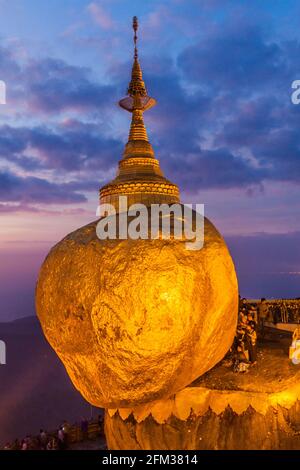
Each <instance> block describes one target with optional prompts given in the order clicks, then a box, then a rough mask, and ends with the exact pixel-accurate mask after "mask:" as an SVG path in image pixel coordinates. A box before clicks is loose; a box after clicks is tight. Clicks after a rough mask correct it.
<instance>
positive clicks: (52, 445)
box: [3, 415, 104, 450]
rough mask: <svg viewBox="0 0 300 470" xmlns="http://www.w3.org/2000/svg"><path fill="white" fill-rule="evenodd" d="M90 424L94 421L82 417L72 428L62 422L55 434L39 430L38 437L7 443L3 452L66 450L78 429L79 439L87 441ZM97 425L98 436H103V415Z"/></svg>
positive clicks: (99, 417)
mask: <svg viewBox="0 0 300 470" xmlns="http://www.w3.org/2000/svg"><path fill="white" fill-rule="evenodd" d="M91 423H95V421H94V420H91V421H89V420H88V419H87V418H84V417H83V418H82V419H81V422H80V423H76V424H75V425H73V426H70V424H69V423H68V422H67V421H64V422H63V423H62V424H61V425H60V426H59V427H58V429H57V431H55V432H51V433H47V432H46V431H45V430H44V429H40V433H39V435H38V436H26V437H25V438H24V439H22V440H19V439H16V440H15V441H14V442H13V443H7V444H6V445H5V446H4V448H3V450H66V449H68V448H69V446H70V444H71V439H70V437H71V433H72V430H74V429H77V430H78V429H79V430H80V433H79V435H80V439H81V440H82V441H84V440H86V439H88V430H89V425H90V424H91ZM97 424H98V428H99V429H98V432H99V436H103V435H104V419H103V415H99V416H98V419H97Z"/></svg>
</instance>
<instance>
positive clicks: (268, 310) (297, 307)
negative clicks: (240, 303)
mask: <svg viewBox="0 0 300 470" xmlns="http://www.w3.org/2000/svg"><path fill="white" fill-rule="evenodd" d="M262 303H263V304H264V308H265V320H266V321H269V322H271V323H274V324H275V325H276V324H277V323H299V322H300V299H298V300H296V299H295V300H274V301H272V300H267V301H266V300H265V299H262ZM258 305H260V304H258Z"/></svg>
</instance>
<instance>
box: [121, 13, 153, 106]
mask: <svg viewBox="0 0 300 470" xmlns="http://www.w3.org/2000/svg"><path fill="white" fill-rule="evenodd" d="M132 27H133V31H134V37H133V40H134V61H133V66H132V71H131V81H130V83H129V86H128V90H127V94H128V96H127V97H126V98H123V99H122V100H121V101H119V105H120V106H121V108H123V109H126V110H127V111H129V112H130V113H132V112H133V111H134V110H135V109H139V110H140V111H146V110H147V109H150V108H152V106H154V105H155V104H156V101H155V99H154V98H150V96H148V94H147V90H146V86H145V82H144V80H143V74H142V69H141V66H140V63H139V59H138V49H137V39H138V37H137V30H138V27H139V24H138V19H137V17H136V16H134V17H133V20H132Z"/></svg>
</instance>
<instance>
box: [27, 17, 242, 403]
mask: <svg viewBox="0 0 300 470" xmlns="http://www.w3.org/2000/svg"><path fill="white" fill-rule="evenodd" d="M133 27H134V42H135V52H134V63H133V68H132V77H131V82H130V85H129V88H128V96H127V97H126V98H124V99H122V100H121V101H120V106H121V107H122V108H124V109H126V110H127V111H129V112H130V113H132V122H131V128H130V133H129V139H128V143H127V144H126V147H125V151H124V155H123V158H122V160H121V161H120V163H119V172H118V175H117V177H116V178H115V179H114V180H113V181H112V182H110V183H109V184H107V185H106V186H104V187H103V188H102V189H101V190H100V202H101V204H107V203H109V204H111V205H113V206H114V207H115V208H116V210H117V212H118V211H119V196H127V197H128V205H131V204H132V203H144V204H146V205H148V206H149V205H151V204H153V203H165V204H173V203H178V202H179V191H178V188H177V186H176V185H175V184H173V183H171V182H170V181H168V180H167V179H166V178H165V177H164V176H163V174H162V171H161V169H160V166H159V162H158V160H157V159H156V158H155V156H154V152H153V148H152V146H151V144H150V143H149V141H148V137H147V133H146V129H145V125H144V121H143V112H144V111H146V110H147V109H149V108H151V107H152V106H153V105H154V104H155V100H154V99H153V98H150V97H149V96H148V95H147V92H146V87H145V84H144V81H143V78H142V71H141V67H140V64H139V60H138V53H137V47H136V40H137V37H136V32H137V20H136V18H134V23H133ZM97 224H98V220H97V221H95V222H92V223H91V224H89V225H87V226H85V227H82V228H79V229H78V230H76V231H74V232H73V233H71V234H69V235H67V236H66V237H65V238H64V239H63V240H62V241H61V242H59V243H58V244H57V245H56V246H54V247H53V248H52V249H51V251H50V253H49V254H48V256H47V258H46V260H45V261H44V263H43V266H42V268H41V271H40V275H39V279H38V284H37V289H36V308H37V313H38V316H39V319H40V322H41V325H42V328H43V331H44V333H45V336H46V338H47V339H48V341H49V343H50V344H51V346H52V347H53V348H54V349H55V351H56V352H57V354H58V356H59V357H60V358H61V360H62V362H63V363H64V365H65V367H66V370H67V372H68V374H69V376H70V378H71V380H72V382H73V384H74V385H75V387H76V388H77V389H78V390H79V391H80V392H81V394H82V395H83V396H84V397H85V398H86V400H87V401H89V402H90V403H91V404H93V405H96V406H99V407H104V408H115V407H123V408H126V407H136V406H138V405H141V404H145V403H148V402H152V401H153V400H159V399H166V398H168V397H170V396H171V395H172V394H174V393H177V392H178V391H180V390H182V389H183V388H184V387H186V386H187V385H189V384H190V383H191V382H192V381H193V380H195V379H196V378H197V377H199V376H200V375H202V374H204V373H205V372H206V371H208V370H209V369H211V368H212V367H213V366H214V365H215V364H216V363H217V362H219V361H220V360H221V359H222V358H223V357H224V355H225V354H226V352H227V351H228V349H229V348H230V346H231V344H232V341H233V338H234V334H235V329H236V321H237V308H238V287H237V279H236V274H235V269H234V265H233V262H232V259H231V256H230V254H229V251H228V249H227V247H226V244H225V242H224V240H223V238H222V237H221V235H220V234H219V233H218V231H217V230H216V229H215V227H214V226H213V224H212V223H211V222H210V221H209V220H208V219H205V227H204V237H205V240H204V246H203V248H202V249H201V250H198V251H189V250H187V249H186V246H185V240H178V239H174V238H173V239H168V240H166V239H152V240H144V239H138V240H133V239H130V238H129V239H117V240H109V239H107V240H100V239H99V238H98V237H97V234H96V227H97Z"/></svg>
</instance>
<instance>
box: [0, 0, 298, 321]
mask: <svg viewBox="0 0 300 470" xmlns="http://www.w3.org/2000/svg"><path fill="white" fill-rule="evenodd" d="M133 15H137V16H138V17H139V20H140V31H139V36H140V46H139V47H140V60H141V64H142V67H143V70H144V78H145V81H146V84H147V87H148V91H149V93H150V95H151V96H154V97H155V98H156V99H157V101H158V106H157V107H156V108H154V109H153V110H151V111H149V112H148V113H147V114H146V115H145V121H146V125H147V128H148V134H149V137H150V140H151V142H152V144H153V146H154V149H155V150H156V155H157V157H158V158H159V159H160V161H161V165H162V168H163V169H164V171H165V174H166V175H167V176H168V178H170V179H171V180H172V181H174V182H176V183H177V184H178V185H179V186H180V189H181V192H182V199H183V201H184V202H190V203H191V202H193V203H196V202H198V203H204V204H205V210H206V215H207V216H208V217H209V218H210V219H211V220H212V221H213V222H214V223H215V225H216V226H217V227H218V228H219V230H220V231H221V232H222V234H223V235H224V236H225V238H226V240H227V241H228V244H229V246H230V249H231V251H232V254H233V256H234V260H235V263H236V266H237V271H238V275H239V280H240V288H241V293H242V295H246V296H250V297H259V296H263V295H265V296H268V297H285V296H287V297H288V296H300V282H299V281H300V248H299V246H300V217H299V213H300V187H299V183H300V131H299V122H300V120H299V118H300V105H299V106H296V105H293V104H292V103H291V93H292V89H291V83H292V82H293V80H296V79H300V31H299V24H298V21H299V17H300V4H299V2H298V1H296V0H295V1H291V0H287V1H285V2H283V1H276V0H272V1H271V0H270V1H268V0H266V1H264V2H261V1H258V0H253V1H251V2H249V1H243V0H239V1H237V0H236V1H233V0H227V1H225V0H224V1H221V0H203V1H201V2H199V1H196V0H189V1H186V0H185V1H183V0H172V1H170V0H165V1H158V0H157V1H155V0H153V1H149V2H141V1H138V0H134V1H129V0H126V1H120V0H109V1H108V0H102V1H95V2H91V1H87V0H76V2H74V1H72V0H65V1H64V2H62V1H61V0H49V2H40V0H0V25H1V28H0V31H1V41H0V80H4V81H5V82H6V85H7V104H6V105H0V217H1V227H2V229H1V232H0V300H1V318H2V319H4V320H8V319H11V318H15V317H18V316H24V315H29V314H32V313H33V297H34V284H35V279H36V276H37V272H38V267H39V265H40V263H41V261H42V259H43V257H44V256H45V255H46V253H47V251H48V249H49V248H50V247H51V245H53V244H54V243H55V242H56V241H58V240H60V239H61V238H62V237H63V236H64V235H65V234H67V233H69V232H70V231H72V230H73V229H75V228H77V227H79V226H81V225H84V224H86V223H87V222H89V221H91V220H93V219H95V212H96V208H97V202H98V189H99V187H100V186H102V185H103V184H104V183H105V182H107V181H108V180H110V179H111V178H112V177H113V175H114V174H115V171H116V163H117V161H118V160H119V159H120V157H121V154H122V149H123V146H124V144H125V142H126V139H127V135H128V129H129V115H128V114H127V113H125V112H123V111H122V110H121V109H119V108H118V107H117V106H116V102H117V101H118V100H119V99H120V98H121V97H123V96H124V94H125V91H126V87H127V83H128V80H129V74H130V67H131V62H132V30H131V18H132V16H133Z"/></svg>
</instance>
